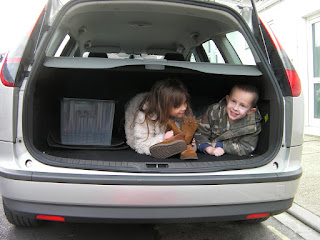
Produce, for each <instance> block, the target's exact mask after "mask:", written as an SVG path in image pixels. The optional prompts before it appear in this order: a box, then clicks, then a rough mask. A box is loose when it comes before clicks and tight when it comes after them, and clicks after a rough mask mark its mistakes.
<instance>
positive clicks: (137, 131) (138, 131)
mask: <svg viewBox="0 0 320 240" xmlns="http://www.w3.org/2000/svg"><path fill="white" fill-rule="evenodd" d="M146 95H147V93H140V94H138V95H136V96H135V97H133V98H132V99H131V100H130V101H129V102H128V104H127V106H126V110H125V133H126V138H127V144H128V145H129V146H130V147H131V148H132V149H134V150H135V151H136V152H137V153H140V154H146V155H150V150H149V148H150V147H151V146H152V145H154V144H156V143H159V142H162V141H163V137H164V135H165V131H166V127H163V128H160V126H159V124H158V123H157V122H155V123H153V122H149V123H148V125H147V123H146V121H145V114H144V113H143V112H141V111H138V107H139V105H140V103H141V102H142V100H143V99H144V98H145V97H146ZM136 113H137V114H136ZM135 116H136V118H135ZM148 127H149V131H148Z"/></svg>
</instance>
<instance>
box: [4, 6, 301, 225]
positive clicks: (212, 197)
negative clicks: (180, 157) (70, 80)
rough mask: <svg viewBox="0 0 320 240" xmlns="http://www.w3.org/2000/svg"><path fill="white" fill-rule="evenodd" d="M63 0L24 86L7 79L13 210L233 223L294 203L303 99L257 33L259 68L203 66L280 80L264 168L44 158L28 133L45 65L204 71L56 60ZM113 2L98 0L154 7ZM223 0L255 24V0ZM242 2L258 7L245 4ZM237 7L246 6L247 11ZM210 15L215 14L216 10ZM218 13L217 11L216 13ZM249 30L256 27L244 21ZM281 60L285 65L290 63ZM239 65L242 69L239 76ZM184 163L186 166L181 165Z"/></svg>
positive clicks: (7, 161) (7, 176)
mask: <svg viewBox="0 0 320 240" xmlns="http://www.w3.org/2000/svg"><path fill="white" fill-rule="evenodd" d="M58 2H60V1H50V3H49V4H48V5H47V9H46V11H45V14H46V16H45V18H44V19H45V20H44V21H43V28H42V27H41V28H40V29H41V30H40V29H39V36H45V37H41V38H40V39H38V38H36V39H37V44H36V45H32V46H34V47H35V49H36V53H35V55H32V57H31V58H29V59H28V60H29V62H28V63H31V62H32V64H31V65H28V64H26V65H25V67H26V66H27V68H25V69H24V70H26V71H25V73H29V71H30V70H31V72H30V75H29V74H22V76H20V78H21V79H20V80H19V82H18V83H19V84H17V86H16V87H5V86H3V85H1V84H0V100H1V102H2V103H5V104H2V108H3V111H1V112H2V113H4V114H2V116H1V117H0V122H1V124H0V152H1V154H0V191H1V195H2V197H3V199H4V203H6V206H7V207H8V208H9V209H11V210H12V211H17V212H18V213H19V214H20V213H21V214H30V217H31V218H34V217H35V214H59V215H65V216H67V217H71V218H110V219H130V220H133V221H139V220H141V219H153V220H155V221H159V220H161V219H162V220H164V219H165V220H170V219H171V220H172V219H179V218H194V219H199V218H204V219H207V218H212V217H214V218H215V219H219V218H221V219H224V218H225V217H227V216H228V217H230V218H228V219H231V220H236V219H244V218H245V215H246V214H250V213H257V212H260V211H268V212H270V214H271V215H272V214H277V213H279V212H282V211H285V210H286V209H288V208H289V207H290V206H291V204H292V201H293V198H294V196H295V193H296V191H297V188H298V184H299V178H300V177H301V174H302V169H301V155H302V141H303V128H302V126H303V107H304V106H303V95H300V96H299V97H291V96H287V95H286V94H284V91H283V92H281V91H280V87H279V86H278V84H279V82H281V81H286V79H285V80H283V78H281V79H280V78H279V77H278V75H277V76H275V74H274V72H273V71H272V64H276V65H277V64H279V62H277V61H275V62H273V63H271V64H270V65H269V62H268V60H270V59H268V57H269V56H267V55H268V52H265V51H264V50H265V49H264V46H262V49H261V48H258V47H257V46H256V45H258V42H256V41H255V40H254V37H253V35H252V34H248V36H247V38H248V39H249V40H250V47H252V48H253V49H255V50H256V51H255V52H254V53H253V55H254V58H255V59H256V60H257V59H258V60H259V61H257V62H258V63H257V66H249V65H238V66H237V65H233V64H230V65H228V66H224V65H219V64H217V65H213V64H211V65H210V64H209V63H203V65H201V69H202V70H201V71H202V72H205V73H214V74H221V75H223V74H225V75H227V74H229V75H233V74H234V75H235V76H239V75H241V74H239V71H240V70H241V73H242V75H243V76H248V75H250V74H251V76H254V77H260V76H261V75H263V76H266V78H268V79H269V78H270V79H272V83H271V84H270V85H268V86H271V85H272V89H276V91H277V92H276V93H275V94H274V95H272V96H275V97H274V99H271V100H270V101H271V103H270V104H274V105H276V106H277V107H276V111H274V112H275V114H277V115H278V116H277V117H278V118H276V119H280V122H275V121H273V120H270V119H274V118H269V117H268V115H265V116H263V117H264V121H265V122H268V121H269V122H268V123H270V121H271V123H270V126H271V128H272V127H274V126H278V125H279V124H280V126H279V127H276V128H275V129H277V130H279V131H273V132H271V134H272V135H273V138H272V139H273V140H275V141H274V142H270V143H268V144H270V145H271V144H272V147H270V148H269V149H268V150H267V151H266V152H265V153H263V154H262V155H261V156H259V157H260V158H252V159H253V161H254V160H256V159H259V160H261V162H262V163H261V164H260V165H255V166H254V167H247V168H246V169H231V170H230V169H227V168H225V169H223V170H224V171H220V170H221V169H222V168H221V169H218V168H217V169H218V170H217V169H215V170H214V169H213V168H211V167H206V165H205V164H204V165H203V166H201V167H198V168H196V169H195V170H194V171H193V172H187V171H186V170H184V171H185V172H184V171H182V170H179V168H178V167H176V166H175V165H170V163H169V164H168V165H167V169H164V170H163V171H167V172H161V169H151V170H150V172H148V171H147V170H146V169H147V168H148V167H147V166H146V164H145V163H143V164H141V165H139V164H136V165H134V166H133V165H132V166H133V167H132V168H131V169H130V168H121V167H119V166H120V165H121V164H117V163H116V159H115V160H114V161H111V160H110V162H112V164H110V165H109V166H108V167H105V168H98V167H96V168H94V167H92V166H93V163H92V166H91V168H90V167H88V168H85V167H82V166H80V167H77V168H76V167H72V165H69V166H67V165H66V164H65V163H66V162H68V161H70V162H73V159H72V158H62V157H61V158H60V159H59V161H60V162H59V164H53V162H50V159H49V160H48V159H47V160H48V161H45V160H44V159H46V157H47V156H48V154H47V153H46V152H37V153H35V152H32V150H30V149H31V148H30V145H31V144H30V142H29V141H28V139H29V137H30V135H32V134H33V132H32V131H28V130H29V129H27V127H28V126H27V125H24V119H26V118H30V119H31V120H30V119H29V120H30V121H31V122H32V117H33V116H29V115H28V111H26V110H27V108H28V107H30V108H32V106H33V105H32V104H33V103H30V102H28V101H26V100H25V96H26V94H28V91H30V89H28V84H29V83H30V81H32V80H33V79H34V78H35V76H36V74H37V71H38V69H39V68H41V67H59V68H63V67H70V68H88V69H89V68H96V69H99V68H100V69H107V68H109V69H112V68H115V67H119V66H128V65H131V66H135V65H137V66H138V65H145V68H146V70H155V69H156V70H159V69H162V68H164V67H166V66H169V67H177V68H179V67H180V68H189V70H199V69H200V68H199V67H197V68H194V66H195V65H193V64H192V63H188V62H184V63H180V62H177V61H172V62H161V61H144V60H137V59H134V60H131V59H128V60H114V61H113V60H109V62H108V63H104V62H102V61H99V60H97V59H84V58H78V59H76V58H73V57H69V58H68V57H64V58H55V57H53V56H52V55H54V51H53V50H52V51H51V52H50V51H48V52H46V49H47V48H46V47H47V46H46V44H47V45H49V46H50V44H51V46H54V47H52V48H53V49H55V50H56V48H58V45H59V44H58V42H59V41H58V40H59V39H58V37H61V38H63V34H61V35H59V34H57V35H59V36H58V37H57V39H53V40H52V41H51V42H50V39H49V38H50V37H52V36H53V31H54V30H52V29H53V28H51V27H50V26H51V25H52V26H53V27H57V26H56V25H57V23H55V20H56V19H58V20H59V18H62V16H61V15H59V14H58V15H56V13H59V10H60V9H61V7H62V6H61V5H60V4H58ZM66 2H67V1H66ZM76 2H77V1H72V2H70V3H68V4H69V6H70V7H73V6H75V5H74V4H75V3H76ZM78 2H82V3H83V6H85V4H87V2H86V1H78ZM91 2H94V1H91ZM108 2H110V3H111V4H109V5H108V4H105V5H104V3H103V2H102V1H99V4H101V6H104V7H109V6H110V7H113V8H116V7H117V4H118V3H119V4H120V5H121V4H123V5H124V6H125V4H128V6H133V5H134V3H136V4H137V6H135V8H137V9H139V7H141V6H143V7H144V9H146V10H147V9H148V5H147V4H145V3H146V2H147V1H136V2H135V1H115V2H113V1H108ZM112 2H113V3H112ZM149 2H150V1H149ZM201 2H202V1H192V2H191V1H190V4H191V5H192V7H191V5H188V6H187V7H186V8H183V11H186V9H188V11H189V10H190V11H191V10H192V9H193V8H194V9H196V8H197V7H199V6H201V7H202V8H204V6H207V5H204V4H205V3H203V4H202V3H201ZM203 2H206V1H203ZM215 2H216V3H223V2H224V3H226V5H228V6H231V7H235V8H236V10H237V12H240V14H241V11H242V10H243V9H245V11H242V13H244V14H247V15H246V17H245V18H246V21H247V24H249V25H251V23H252V21H253V20H252V16H251V13H250V12H251V8H252V6H251V3H252V2H251V1H249V0H246V1H237V0H234V1H229V0H228V1H220V0H219V1H215ZM166 3H167V4H168V5H170V6H171V7H172V8H170V10H171V11H172V9H175V8H176V7H177V9H178V7H179V8H180V7H181V4H184V3H185V2H184V1H180V0H177V1H167V2H166ZM56 4H57V5H56ZM157 4H159V6H161V7H162V8H163V9H166V5H165V3H161V1H151V3H150V6H151V5H152V6H158V5H157ZM243 4H249V5H246V6H245V7H244V5H243ZM238 5H241V6H242V7H240V8H239V7H238ZM83 6H82V7H81V8H79V9H80V10H79V9H78V10H79V11H80V12H81V11H82V10H84V9H86V8H85V7H83ZM128 6H127V7H128ZM75 8H77V6H76V7H75ZM199 8H200V7H199ZM123 9H125V8H123ZM123 9H122V10H123ZM249 10H250V11H249ZM61 11H67V9H66V8H62V10H61ZM162 11H164V10H162ZM180 11H182V10H180ZM201 11H203V12H206V11H207V9H206V10H201ZM201 11H199V12H197V14H199V13H200V12H201ZM210 11H211V10H210ZM210 11H209V10H208V13H209V12H210ZM226 11H231V10H226ZM110 12H114V11H113V10H112V11H110ZM60 13H61V12H60ZM190 15H192V14H190ZM230 15H231V14H230ZM188 16H189V15H188ZM239 16H240V15H239ZM239 16H238V15H237V14H235V16H234V15H232V18H231V17H230V19H232V21H236V19H238V17H239ZM58 20H57V21H58ZM256 21H258V18H256ZM242 22H243V23H242ZM55 24H56V25H55ZM243 25H245V24H244V21H241V23H237V26H243ZM253 25H254V24H253ZM250 27H252V26H250ZM244 29H249V28H247V27H244ZM251 29H252V28H251ZM42 30H43V31H42ZM80 30H81V28H80ZM80 30H79V31H80ZM50 31H52V32H50ZM245 31H247V30H245ZM248 31H249V30H248ZM44 32H46V33H45V34H44ZM57 35H56V36H57ZM258 35H259V36H258ZM190 37H191V36H190ZM255 37H258V38H260V37H263V36H262V35H261V33H260V29H259V33H257V32H255ZM38 40H39V42H38ZM260 40H261V41H260V43H261V42H263V40H262V39H260ZM124 42H125V41H124ZM230 46H231V45H230ZM30 50H31V49H29V53H30ZM46 54H47V55H48V54H49V57H48V56H45V55H46ZM265 54H266V55H265ZM33 60H34V62H33ZM87 63H89V64H87ZM232 63H237V64H239V63H241V61H240V60H234V61H233V62H232ZM50 64H51V65H50ZM259 64H260V65H262V64H267V67H266V68H265V70H264V71H263V70H261V71H260V67H261V66H259ZM83 66H85V67H83ZM220 66H221V67H220ZM279 66H280V67H281V68H283V66H282V65H279ZM148 67H149V68H148ZM273 67H274V66H273ZM230 69H238V70H237V71H235V73H232V71H230ZM239 69H240V70H239ZM248 72H250V74H249V73H248ZM276 80H278V82H277V81H276ZM273 81H274V82H273ZM32 90H33V89H32ZM282 90H283V89H282ZM2 108H1V109H2ZM43 124H45V123H43ZM249 159H250V157H249ZM263 160H264V161H263ZM88 161H90V162H96V163H97V165H98V161H94V160H93V161H91V160H88ZM157 164H158V163H157ZM190 165H192V164H190ZM66 166H67V167H66ZM175 167H176V168H177V169H178V170H175V169H174V168H175ZM171 169H173V171H172V172H170V170H171ZM152 171H153V172H152ZM157 171H158V172H157ZM174 171H176V172H174ZM178 171H181V172H178ZM173 209H174V211H173ZM179 209H180V211H179ZM240 216H241V217H240Z"/></svg>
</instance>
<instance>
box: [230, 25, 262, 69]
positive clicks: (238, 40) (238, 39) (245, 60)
mask: <svg viewBox="0 0 320 240" xmlns="http://www.w3.org/2000/svg"><path fill="white" fill-rule="evenodd" d="M226 38H227V39H228V41H229V42H230V44H231V45H232V47H233V48H234V50H235V52H236V53H237V55H238V57H239V58H240V60H241V62H242V64H244V65H255V64H256V63H255V60H254V58H253V55H252V52H251V50H250V48H249V45H248V43H247V41H246V40H245V38H244V37H243V35H242V34H241V33H240V32H238V31H234V32H230V33H227V34H226Z"/></svg>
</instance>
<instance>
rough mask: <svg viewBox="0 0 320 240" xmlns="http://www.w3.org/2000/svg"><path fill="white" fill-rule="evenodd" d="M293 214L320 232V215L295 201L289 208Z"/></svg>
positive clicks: (288, 211) (289, 211)
mask: <svg viewBox="0 0 320 240" xmlns="http://www.w3.org/2000/svg"><path fill="white" fill-rule="evenodd" d="M287 213H289V214H290V215H291V216H293V217H295V218H296V219H298V220H299V221H301V222H303V223H304V224H305V225H307V226H308V227H310V228H312V229H313V230H315V231H317V232H318V233H320V217H319V216H317V215H315V214H313V213H312V212H309V211H308V210H306V209H305V208H303V207H301V206H299V205H298V204H296V203H293V205H292V207H291V208H290V209H288V210H287Z"/></svg>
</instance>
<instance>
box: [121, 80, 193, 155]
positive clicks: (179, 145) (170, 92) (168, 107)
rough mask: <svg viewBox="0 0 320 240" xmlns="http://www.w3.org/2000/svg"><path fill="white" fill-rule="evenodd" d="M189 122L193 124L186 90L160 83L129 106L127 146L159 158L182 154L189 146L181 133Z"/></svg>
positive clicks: (171, 83)
mask: <svg viewBox="0 0 320 240" xmlns="http://www.w3.org/2000/svg"><path fill="white" fill-rule="evenodd" d="M186 119H188V120H190V119H191V120H192V111H191V109H190V106H189V94H188V92H187V89H186V88H185V86H184V85H183V84H182V83H181V82H180V81H179V80H176V79H166V80H162V81H158V82H156V83H155V84H154V85H153V87H152V89H151V91H150V92H147V93H140V94H138V95H136V96H135V97H134V98H133V99H131V100H130V102H129V103H128V105H127V106H126V112H125V132H126V138H127V144H128V145H129V146H130V147H131V148H132V149H134V150H135V151H136V152H138V153H140V154H146V155H152V156H154V157H156V158H167V157H170V156H172V155H175V154H177V153H181V152H183V151H184V150H186V148H187V146H186V144H190V142H187V143H186V139H185V135H184V134H182V132H181V131H180V127H182V125H183V122H185V121H186ZM168 130H169V131H168ZM194 131H195V129H194ZM189 135H190V134H189ZM192 136H193V133H192ZM190 141H191V140H190ZM150 149H151V152H150Z"/></svg>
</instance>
